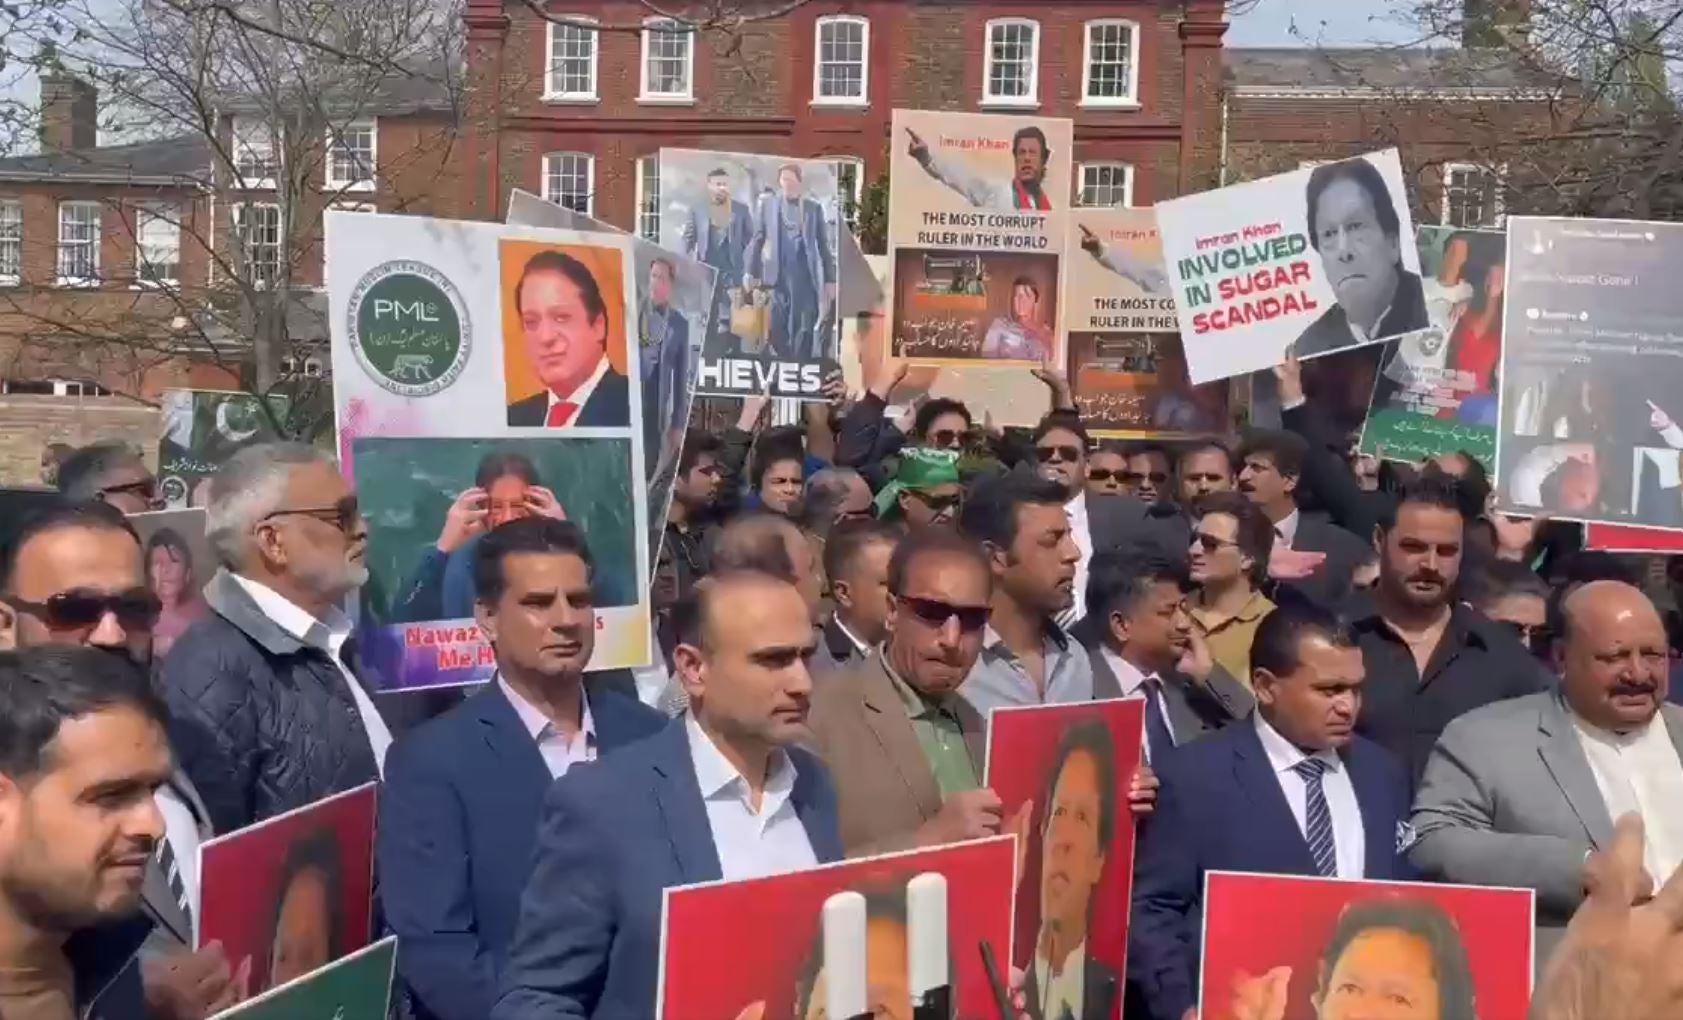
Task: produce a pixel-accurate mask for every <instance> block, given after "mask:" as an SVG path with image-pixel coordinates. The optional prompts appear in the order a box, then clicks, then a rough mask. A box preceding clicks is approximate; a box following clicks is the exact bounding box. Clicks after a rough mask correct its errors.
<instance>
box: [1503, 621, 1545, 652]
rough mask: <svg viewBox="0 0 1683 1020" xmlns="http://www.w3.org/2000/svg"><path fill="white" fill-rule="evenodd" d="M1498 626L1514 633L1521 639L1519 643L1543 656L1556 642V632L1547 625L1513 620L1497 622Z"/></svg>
mask: <svg viewBox="0 0 1683 1020" xmlns="http://www.w3.org/2000/svg"><path fill="white" fill-rule="evenodd" d="M1495 622H1496V623H1497V624H1499V625H1501V626H1503V627H1506V628H1507V629H1508V630H1510V631H1512V632H1513V636H1514V637H1516V638H1519V643H1520V644H1522V645H1524V646H1525V647H1527V648H1529V649H1531V651H1533V652H1535V653H1539V654H1541V653H1542V652H1546V651H1548V649H1549V643H1550V642H1551V641H1553V640H1554V631H1553V630H1551V629H1550V628H1549V625H1548V624H1546V623H1516V622H1514V621H1513V620H1497V621H1495Z"/></svg>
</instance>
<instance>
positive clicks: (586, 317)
mask: <svg viewBox="0 0 1683 1020" xmlns="http://www.w3.org/2000/svg"><path fill="white" fill-rule="evenodd" d="M513 297H514V307H515V310H516V311H517V312H518V313H519V315H520V335H521V341H522V350H523V351H524V352H525V356H526V361H527V363H528V364H530V365H531V366H532V371H534V372H536V373H537V376H538V379H539V380H540V381H542V382H543V384H544V391H543V392H542V393H538V394H535V395H533V396H531V397H527V398H526V399H525V400H520V401H516V402H515V403H512V404H510V405H508V423H509V424H510V425H517V426H528V427H533V428H552V429H558V428H574V427H577V428H627V427H629V426H630V424H631V387H630V385H629V384H628V383H627V382H626V379H625V376H624V375H622V374H621V373H619V372H617V371H615V370H614V367H613V365H612V364H610V363H609V361H608V330H609V327H610V325H611V323H610V322H609V319H608V306H607V302H605V301H604V300H603V299H602V288H601V287H600V286H599V285H598V284H597V283H596V277H595V276H594V275H593V274H592V273H591V272H590V269H589V267H587V266H586V265H585V264H584V263H583V262H580V261H579V260H578V259H576V258H574V257H573V256H571V255H568V254H566V253H565V252H559V251H553V250H551V251H540V252H538V253H537V254H536V255H533V256H532V257H531V258H530V259H529V260H527V262H526V268H525V269H524V270H522V271H521V273H520V282H519V283H517V284H515V285H514V295H513ZM503 343H504V346H505V347H512V346H513V344H512V343H511V342H510V338H507V337H505V338H504V341H503Z"/></svg>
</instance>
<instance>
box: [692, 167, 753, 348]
mask: <svg viewBox="0 0 1683 1020" xmlns="http://www.w3.org/2000/svg"><path fill="white" fill-rule="evenodd" d="M681 229H682V241H683V245H684V247H683V252H684V254H685V255H688V256H690V257H691V258H696V259H700V260H701V261H702V262H704V263H706V264H707V265H709V266H712V267H713V268H714V269H716V270H718V272H719V288H718V294H717V298H716V300H717V302H718V305H719V309H718V316H717V318H716V320H715V322H716V328H717V330H718V331H719V333H721V334H723V335H725V336H727V337H728V336H730V335H731V334H730V290H731V288H733V287H735V286H736V284H737V282H738V281H740V280H741V279H742V277H743V276H744V275H746V273H747V270H748V263H747V255H748V240H749V238H751V237H752V236H753V234H754V220H753V216H752V215H751V214H750V213H749V211H748V206H747V204H746V203H744V202H738V201H737V200H736V199H735V198H733V197H731V193H730V171H729V170H726V169H725V168H724V167H722V166H716V167H714V168H713V169H711V170H709V171H708V172H707V201H706V203H705V204H704V205H699V206H695V205H692V206H691V207H690V209H689V215H688V216H687V217H686V218H685V220H684V225H683V227H682V228H681ZM727 281H728V282H727Z"/></svg>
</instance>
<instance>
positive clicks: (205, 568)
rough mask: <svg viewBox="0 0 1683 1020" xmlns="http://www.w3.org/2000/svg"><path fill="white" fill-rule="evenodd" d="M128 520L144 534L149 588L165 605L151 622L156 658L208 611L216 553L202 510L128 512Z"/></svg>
mask: <svg viewBox="0 0 1683 1020" xmlns="http://www.w3.org/2000/svg"><path fill="white" fill-rule="evenodd" d="M129 523H130V524H132V525H134V530H135V533H136V534H137V535H139V536H140V541H141V548H142V553H143V556H144V559H143V560H142V562H143V564H144V566H145V568H146V590H147V591H150V592H151V593H152V594H153V595H155V596H157V599H158V604H159V605H161V606H162V607H163V608H162V610H160V611H159V613H158V622H157V623H155V624H153V625H152V658H153V659H154V660H161V659H162V658H163V657H164V656H165V655H168V654H169V650H170V649H171V648H173V647H174V646H175V641H176V639H177V638H179V637H180V636H181V635H182V634H184V633H185V632H186V631H187V628H188V627H191V626H192V625H193V624H195V623H197V622H198V621H199V620H201V619H203V618H204V617H206V616H209V615H210V604H209V603H207V602H206V601H205V598H204V589H205V584H206V583H208V582H209V581H210V578H211V575H213V574H215V573H216V558H215V557H214V556H212V555H211V551H210V543H209V542H208V541H206V540H205V512H204V511H203V510H159V511H157V512H155V513H145V514H130V515H129Z"/></svg>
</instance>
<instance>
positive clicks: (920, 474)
mask: <svg viewBox="0 0 1683 1020" xmlns="http://www.w3.org/2000/svg"><path fill="white" fill-rule="evenodd" d="M876 508H877V515H878V516H879V517H881V518H882V519H883V520H885V521H905V522H906V526H907V527H908V528H909V529H911V530H912V531H923V530H924V529H926V528H955V527H957V526H958V515H959V511H960V510H962V509H963V508H964V484H963V482H961V481H960V480H959V474H958V454H956V453H953V452H952V451H950V450H934V449H928V448H924V447H916V446H912V447H907V448H906V449H904V450H901V451H900V462H899V464H897V465H896V466H895V469H894V480H893V481H892V482H889V483H888V484H887V485H885V486H883V487H882V491H881V492H879V493H877V499H876Z"/></svg>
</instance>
